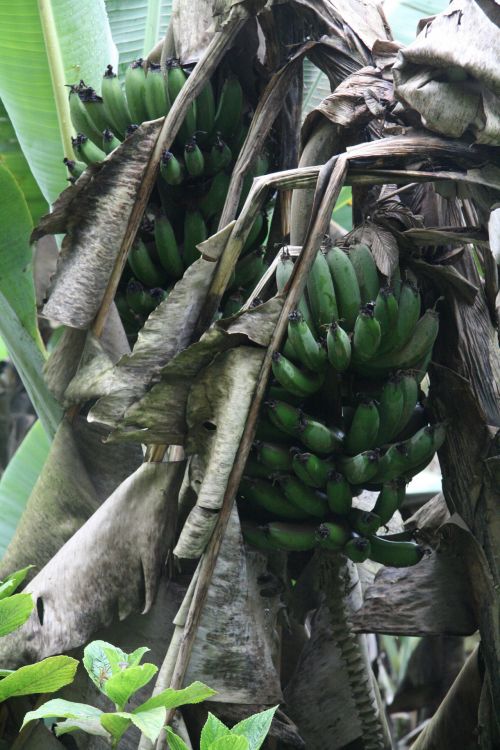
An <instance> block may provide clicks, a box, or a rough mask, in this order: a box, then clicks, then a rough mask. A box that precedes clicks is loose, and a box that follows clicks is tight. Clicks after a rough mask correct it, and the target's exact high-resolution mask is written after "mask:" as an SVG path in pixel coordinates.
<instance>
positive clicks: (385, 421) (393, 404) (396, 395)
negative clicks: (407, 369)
mask: <svg viewBox="0 0 500 750" xmlns="http://www.w3.org/2000/svg"><path fill="white" fill-rule="evenodd" d="M404 403H405V384H404V383H403V377H402V375H401V374H396V375H394V376H392V377H390V378H389V380H388V381H387V383H386V384H385V385H384V387H383V389H382V393H381V394H380V401H379V406H378V410H379V415H380V426H379V430H378V435H377V444H378V445H384V443H387V442H389V440H392V438H393V437H395V436H396V435H397V434H398V432H399V425H400V423H401V421H402V417H403V410H404Z"/></svg>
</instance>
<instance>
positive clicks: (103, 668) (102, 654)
mask: <svg viewBox="0 0 500 750" xmlns="http://www.w3.org/2000/svg"><path fill="white" fill-rule="evenodd" d="M149 650H150V649H149V648H147V647H146V646H143V647H141V648H137V649H136V650H135V651H133V652H132V653H131V654H126V653H125V651H122V650H121V648H118V647H117V646H113V644H112V643H108V642H107V641H92V642H91V643H89V644H88V645H87V646H85V649H84V651H83V666H84V667H85V669H86V670H87V673H88V675H89V677H90V679H91V680H92V682H93V683H94V685H97V687H98V688H99V690H101V689H102V687H103V685H104V683H105V682H106V681H107V680H109V679H110V678H111V677H112V676H113V675H115V674H118V673H120V672H122V671H123V670H124V669H125V668H126V667H127V666H135V665H136V664H138V663H139V662H140V660H141V659H142V657H143V656H144V654H145V653H146V652H147V651H149Z"/></svg>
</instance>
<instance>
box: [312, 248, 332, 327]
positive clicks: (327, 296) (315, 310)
mask: <svg viewBox="0 0 500 750" xmlns="http://www.w3.org/2000/svg"><path fill="white" fill-rule="evenodd" d="M307 295H308V298H309V304H310V306H311V313H312V316H313V320H314V323H315V325H316V328H317V329H318V330H319V331H322V330H323V329H324V328H326V327H327V326H329V325H331V324H332V322H333V321H334V320H338V318H339V313H338V309H337V302H336V299H335V289H334V286H333V281H332V277H331V274H330V269H329V268H328V263H327V262H326V258H325V256H324V254H323V252H322V251H321V250H318V252H317V254H316V258H315V259H314V263H313V264H312V267H311V270H310V272H309V276H308V278H307Z"/></svg>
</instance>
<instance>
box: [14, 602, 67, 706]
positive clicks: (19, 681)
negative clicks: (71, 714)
mask: <svg viewBox="0 0 500 750" xmlns="http://www.w3.org/2000/svg"><path fill="white" fill-rule="evenodd" d="M6 601H8V600H6ZM77 667H78V661H77V660H76V659H72V658H71V656H49V657H48V658H47V659H43V660H42V661H39V662H38V663H37V664H28V665H27V666H26V667H20V668H19V669H16V671H15V672H13V673H12V674H11V675H8V676H7V677H5V679H3V680H2V681H1V682H0V701H4V700H6V698H13V697H15V696H17V695H31V693H53V692H55V691H56V690H59V689H60V688H62V687H64V686H65V685H69V684H70V682H73V678H74V676H75V672H76V669H77Z"/></svg>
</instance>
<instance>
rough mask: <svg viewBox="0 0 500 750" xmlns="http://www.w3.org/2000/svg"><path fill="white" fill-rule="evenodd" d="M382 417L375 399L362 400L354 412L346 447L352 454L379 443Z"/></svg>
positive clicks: (346, 450) (347, 451)
mask: <svg viewBox="0 0 500 750" xmlns="http://www.w3.org/2000/svg"><path fill="white" fill-rule="evenodd" d="M379 425H380V418H379V413H378V409H377V406H376V404H375V401H366V402H361V403H360V404H359V405H358V406H357V407H356V411H355V412H354V417H353V420H352V423H351V426H350V428H349V430H348V432H347V435H346V438H345V443H344V449H345V452H346V453H348V454H350V455H355V454H356V453H361V452H362V451H366V450H368V449H369V448H374V447H375V445H376V444H377V434H378V431H379Z"/></svg>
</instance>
